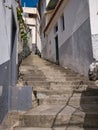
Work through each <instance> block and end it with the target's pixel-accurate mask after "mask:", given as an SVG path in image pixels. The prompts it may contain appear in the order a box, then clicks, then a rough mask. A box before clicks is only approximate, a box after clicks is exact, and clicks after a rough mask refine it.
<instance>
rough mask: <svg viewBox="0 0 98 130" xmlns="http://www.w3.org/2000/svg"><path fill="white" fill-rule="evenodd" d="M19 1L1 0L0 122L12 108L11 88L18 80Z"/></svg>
mask: <svg viewBox="0 0 98 130" xmlns="http://www.w3.org/2000/svg"><path fill="white" fill-rule="evenodd" d="M16 6H17V2H16V1H15V0H0V41H1V42H0V122H1V121H2V119H3V118H4V116H5V115H6V113H7V111H8V110H9V109H10V107H9V106H10V92H9V91H10V88H11V86H15V85H16V82H17V64H18V60H17V59H18V57H17V54H18V52H17V51H18V49H17V43H18V30H17V29H18V26H17V25H18V24H17V12H16Z"/></svg>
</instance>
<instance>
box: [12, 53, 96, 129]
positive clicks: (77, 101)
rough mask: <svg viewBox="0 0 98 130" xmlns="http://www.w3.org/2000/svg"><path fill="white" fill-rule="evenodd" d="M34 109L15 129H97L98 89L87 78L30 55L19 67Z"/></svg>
mask: <svg viewBox="0 0 98 130" xmlns="http://www.w3.org/2000/svg"><path fill="white" fill-rule="evenodd" d="M20 72H21V74H20V79H19V81H20V82H22V84H23V85H29V86H32V90H33V93H32V104H33V108H32V109H31V110H28V111H27V112H26V113H24V114H22V115H20V117H19V126H17V127H15V128H14V130H98V88H97V86H96V85H95V83H94V82H91V81H89V80H88V79H87V78H86V77H84V76H82V75H80V74H78V73H76V72H74V71H72V70H70V69H68V68H62V67H60V66H58V65H55V64H53V63H50V62H48V61H45V60H43V59H41V58H39V57H38V56H37V55H33V56H32V55H30V56H29V57H28V58H26V59H25V60H24V61H23V62H22V65H21V67H20Z"/></svg>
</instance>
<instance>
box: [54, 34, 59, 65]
mask: <svg viewBox="0 0 98 130" xmlns="http://www.w3.org/2000/svg"><path fill="white" fill-rule="evenodd" d="M55 48H56V63H57V64H59V46H58V35H57V36H56V37H55Z"/></svg>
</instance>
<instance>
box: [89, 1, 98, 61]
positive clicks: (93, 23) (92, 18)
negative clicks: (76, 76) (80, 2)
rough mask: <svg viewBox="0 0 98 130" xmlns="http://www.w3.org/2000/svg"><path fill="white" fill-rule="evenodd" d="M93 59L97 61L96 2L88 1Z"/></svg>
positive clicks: (97, 11)
mask: <svg viewBox="0 0 98 130" xmlns="http://www.w3.org/2000/svg"><path fill="white" fill-rule="evenodd" d="M89 10H90V26H91V36H92V46H93V57H94V58H95V59H96V60H98V0H94V1H93V0H89Z"/></svg>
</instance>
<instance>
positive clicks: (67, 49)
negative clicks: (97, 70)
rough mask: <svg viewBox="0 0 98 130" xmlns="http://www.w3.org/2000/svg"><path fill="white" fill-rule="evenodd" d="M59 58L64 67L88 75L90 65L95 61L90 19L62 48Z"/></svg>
mask: <svg viewBox="0 0 98 130" xmlns="http://www.w3.org/2000/svg"><path fill="white" fill-rule="evenodd" d="M59 56H60V58H59V59H60V64H61V65H62V66H64V67H66V66H68V67H70V68H72V69H73V70H74V71H77V72H80V73H81V74H84V75H88V69H89V65H90V64H91V63H92V61H93V53H92V43H91V34H90V21H89V19H87V20H86V21H85V22H84V23H83V24H82V25H81V26H80V28H79V29H78V30H77V31H76V32H74V33H73V35H72V36H71V37H70V38H69V39H68V40H67V41H66V42H65V43H64V44H63V45H62V46H61V47H60V49H59Z"/></svg>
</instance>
